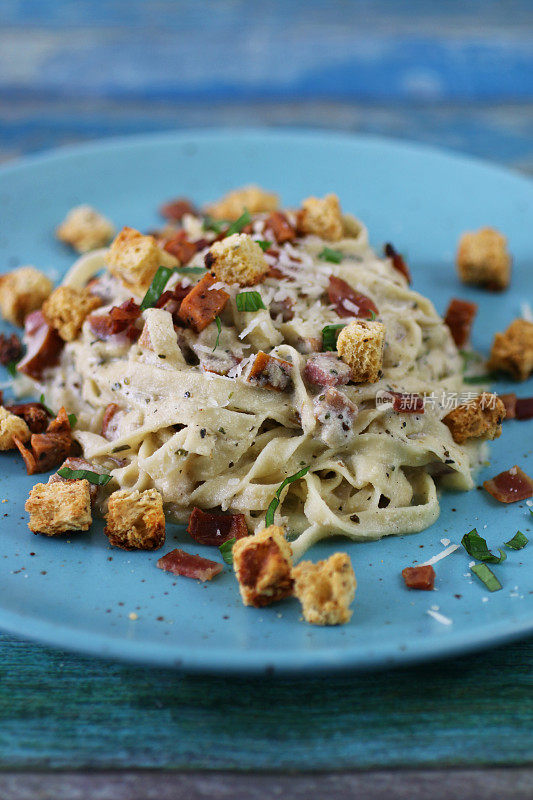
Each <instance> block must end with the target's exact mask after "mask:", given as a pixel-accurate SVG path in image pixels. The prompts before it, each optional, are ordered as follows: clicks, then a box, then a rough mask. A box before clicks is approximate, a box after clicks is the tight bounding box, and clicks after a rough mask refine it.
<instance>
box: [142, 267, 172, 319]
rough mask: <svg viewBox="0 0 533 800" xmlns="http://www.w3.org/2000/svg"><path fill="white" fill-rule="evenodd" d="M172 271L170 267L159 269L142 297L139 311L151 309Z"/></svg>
mask: <svg viewBox="0 0 533 800" xmlns="http://www.w3.org/2000/svg"><path fill="white" fill-rule="evenodd" d="M173 272H174V270H173V269H171V268H170V267H159V269H158V270H157V272H156V273H155V275H154V278H153V280H152V283H151V284H150V288H149V289H148V291H147V292H146V294H145V295H144V300H143V301H142V303H141V311H146V309H147V308H153V307H154V306H155V304H156V303H157V301H158V300H159V298H160V297H161V295H162V294H163V291H164V289H165V286H166V285H167V283H168V280H169V278H170V276H171V275H172V273H173Z"/></svg>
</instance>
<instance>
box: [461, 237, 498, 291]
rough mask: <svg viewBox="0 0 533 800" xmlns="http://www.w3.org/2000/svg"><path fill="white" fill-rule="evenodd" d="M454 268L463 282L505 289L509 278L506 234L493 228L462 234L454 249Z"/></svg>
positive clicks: (488, 287)
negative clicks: (455, 258)
mask: <svg viewBox="0 0 533 800" xmlns="http://www.w3.org/2000/svg"><path fill="white" fill-rule="evenodd" d="M457 270H458V272H459V277H460V278H461V280H462V281H463V283H472V284H474V285H476V286H484V287H486V288H487V289H492V290H493V291H500V290H501V289H505V288H506V287H507V286H508V285H509V280H510V278H511V256H510V254H509V251H508V250H507V239H506V237H505V236H504V235H503V234H502V233H500V232H499V231H497V230H495V229H494V228H481V229H480V230H479V231H469V232H467V233H463V235H462V236H461V238H460V240H459V247H458V250H457Z"/></svg>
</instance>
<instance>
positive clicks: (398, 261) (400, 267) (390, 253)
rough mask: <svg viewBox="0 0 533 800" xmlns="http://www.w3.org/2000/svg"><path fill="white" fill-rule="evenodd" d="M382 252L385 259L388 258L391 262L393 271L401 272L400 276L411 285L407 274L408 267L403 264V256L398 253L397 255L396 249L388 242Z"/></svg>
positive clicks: (408, 273) (409, 276)
mask: <svg viewBox="0 0 533 800" xmlns="http://www.w3.org/2000/svg"><path fill="white" fill-rule="evenodd" d="M384 250H385V255H386V256H387V258H390V259H391V260H392V266H393V267H394V269H395V270H397V271H398V272H401V274H402V275H403V276H404V278H405V279H406V280H407V283H408V284H409V285H411V282H412V279H411V273H410V272H409V267H408V266H407V264H406V263H405V261H404V258H403V256H402V255H400V253H398V251H397V250H396V248H395V247H393V246H392V244H391V243H390V242H387V244H386V245H385V247H384Z"/></svg>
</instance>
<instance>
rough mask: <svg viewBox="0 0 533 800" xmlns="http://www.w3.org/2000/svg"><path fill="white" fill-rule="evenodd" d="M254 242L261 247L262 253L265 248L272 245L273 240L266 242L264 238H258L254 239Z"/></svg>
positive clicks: (268, 248)
mask: <svg viewBox="0 0 533 800" xmlns="http://www.w3.org/2000/svg"><path fill="white" fill-rule="evenodd" d="M256 244H258V245H259V247H260V248H261V250H262V251H263V253H264V252H265V250H270V248H271V247H272V244H273V242H268V241H267V240H266V239H258V240H256Z"/></svg>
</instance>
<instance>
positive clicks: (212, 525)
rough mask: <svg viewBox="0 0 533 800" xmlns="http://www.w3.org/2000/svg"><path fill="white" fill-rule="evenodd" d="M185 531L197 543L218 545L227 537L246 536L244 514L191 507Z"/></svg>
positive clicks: (240, 537) (237, 537)
mask: <svg viewBox="0 0 533 800" xmlns="http://www.w3.org/2000/svg"><path fill="white" fill-rule="evenodd" d="M187 533H188V534H189V535H190V536H192V538H193V539H194V541H195V542H198V544H206V545H211V546H214V547H220V545H221V544H224V542H227V541H228V539H233V538H235V539H242V538H244V536H248V535H249V534H248V527H247V525H246V519H245V517H244V514H216V513H215V514H214V513H211V512H206V511H202V510H201V509H200V508H193V510H192V513H191V516H190V517H189V526H188V528H187Z"/></svg>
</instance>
